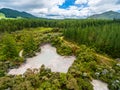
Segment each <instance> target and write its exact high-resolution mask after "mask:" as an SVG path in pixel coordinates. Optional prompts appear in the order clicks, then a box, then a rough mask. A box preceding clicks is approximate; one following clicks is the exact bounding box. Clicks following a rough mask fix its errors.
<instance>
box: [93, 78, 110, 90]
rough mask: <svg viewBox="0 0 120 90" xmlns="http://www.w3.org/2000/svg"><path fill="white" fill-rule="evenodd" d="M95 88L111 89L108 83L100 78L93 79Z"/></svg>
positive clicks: (98, 89)
mask: <svg viewBox="0 0 120 90" xmlns="http://www.w3.org/2000/svg"><path fill="white" fill-rule="evenodd" d="M91 83H92V85H93V88H94V90H109V89H108V87H107V86H108V85H107V84H106V83H104V82H102V81H100V80H92V82H91Z"/></svg>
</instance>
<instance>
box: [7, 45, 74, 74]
mask: <svg viewBox="0 0 120 90" xmlns="http://www.w3.org/2000/svg"><path fill="white" fill-rule="evenodd" d="M74 60H75V57H74V56H60V55H58V54H57V53H56V48H54V47H52V46H51V45H50V44H46V45H44V46H41V52H40V53H37V56H35V57H32V58H27V61H26V63H25V64H23V65H21V66H20V67H19V68H18V69H11V70H10V71H9V72H8V74H12V75H19V74H23V73H24V72H25V71H26V70H27V69H28V68H30V69H34V68H37V69H39V68H40V67H41V65H42V64H44V65H45V66H46V67H48V68H51V70H52V71H53V72H64V73H67V71H68V69H69V67H70V66H71V65H72V63H73V62H74Z"/></svg>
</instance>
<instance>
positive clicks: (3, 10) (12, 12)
mask: <svg viewBox="0 0 120 90" xmlns="http://www.w3.org/2000/svg"><path fill="white" fill-rule="evenodd" d="M0 13H3V14H4V15H5V16H6V18H17V17H22V18H37V17H36V16H34V15H32V14H30V13H27V12H21V11H17V10H13V9H9V8H1V9H0Z"/></svg>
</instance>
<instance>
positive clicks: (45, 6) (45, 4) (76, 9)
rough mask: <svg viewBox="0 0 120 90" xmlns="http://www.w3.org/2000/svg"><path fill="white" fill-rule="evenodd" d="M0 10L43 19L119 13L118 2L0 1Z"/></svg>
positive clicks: (63, 0)
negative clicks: (6, 9) (110, 12)
mask: <svg viewBox="0 0 120 90" xmlns="http://www.w3.org/2000/svg"><path fill="white" fill-rule="evenodd" d="M0 8H11V9H15V10H19V11H25V12H28V13H31V14H33V15H36V16H38V17H44V18H46V17H47V18H85V17H88V16H90V15H93V14H99V13H103V12H106V11H110V10H112V11H119V12H120V0H0Z"/></svg>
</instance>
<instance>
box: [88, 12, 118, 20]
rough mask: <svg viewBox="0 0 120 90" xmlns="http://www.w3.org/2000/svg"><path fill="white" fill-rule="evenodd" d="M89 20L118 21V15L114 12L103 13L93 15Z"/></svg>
mask: <svg viewBox="0 0 120 90" xmlns="http://www.w3.org/2000/svg"><path fill="white" fill-rule="evenodd" d="M88 18H90V19H120V13H118V12H114V11H108V12H104V13H102V14H95V15H92V16H90V17H88Z"/></svg>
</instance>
